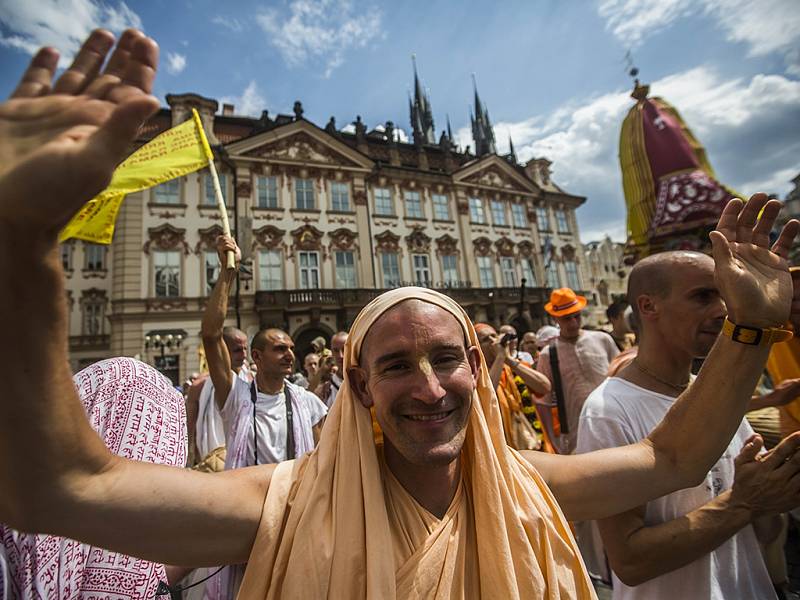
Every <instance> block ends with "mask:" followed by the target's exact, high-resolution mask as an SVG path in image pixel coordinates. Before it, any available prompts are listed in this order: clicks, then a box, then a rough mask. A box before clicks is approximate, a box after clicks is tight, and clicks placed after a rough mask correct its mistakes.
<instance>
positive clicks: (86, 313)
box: [80, 288, 106, 335]
mask: <svg viewBox="0 0 800 600" xmlns="http://www.w3.org/2000/svg"><path fill="white" fill-rule="evenodd" d="M80 305H81V313H82V317H83V319H82V322H81V335H103V332H104V331H105V310H106V293H105V292H104V291H103V290H98V289H96V288H91V289H88V290H84V291H83V295H82V297H81V300H80Z"/></svg>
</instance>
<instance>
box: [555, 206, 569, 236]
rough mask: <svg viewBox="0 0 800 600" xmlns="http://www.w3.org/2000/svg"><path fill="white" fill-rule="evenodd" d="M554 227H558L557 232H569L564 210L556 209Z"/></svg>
mask: <svg viewBox="0 0 800 600" xmlns="http://www.w3.org/2000/svg"><path fill="white" fill-rule="evenodd" d="M556 227H557V228H558V233H569V221H568V220H567V213H566V211H565V210H562V209H557V210H556Z"/></svg>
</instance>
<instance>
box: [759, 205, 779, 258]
mask: <svg viewBox="0 0 800 600" xmlns="http://www.w3.org/2000/svg"><path fill="white" fill-rule="evenodd" d="M781 208H783V203H782V202H781V201H780V200H770V201H769V202H767V203H766V205H764V210H763V211H762V212H761V216H760V217H759V219H758V223H756V226H755V227H754V228H753V240H752V241H753V243H754V244H755V245H757V246H761V247H762V248H768V247H769V232H770V231H772V227H773V226H774V225H775V219H777V218H778V215H779V214H780V212H781Z"/></svg>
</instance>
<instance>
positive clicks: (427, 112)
mask: <svg viewBox="0 0 800 600" xmlns="http://www.w3.org/2000/svg"><path fill="white" fill-rule="evenodd" d="M411 62H412V63H413V65H414V100H413V101H412V100H411V98H410V97H409V99H408V110H409V113H410V116H411V131H412V132H413V135H414V143H415V144H435V143H436V128H435V127H434V125H433V113H432V111H431V101H430V98H429V97H428V95H427V94H426V93H425V91H424V90H423V89H422V84H421V83H420V82H419V75H417V59H416V56H415V55H413V54H412V55H411Z"/></svg>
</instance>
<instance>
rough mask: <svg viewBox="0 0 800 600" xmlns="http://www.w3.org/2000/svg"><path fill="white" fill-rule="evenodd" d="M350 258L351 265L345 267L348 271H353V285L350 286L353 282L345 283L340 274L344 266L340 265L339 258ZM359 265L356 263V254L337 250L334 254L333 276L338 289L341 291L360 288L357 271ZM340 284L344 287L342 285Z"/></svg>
mask: <svg viewBox="0 0 800 600" xmlns="http://www.w3.org/2000/svg"><path fill="white" fill-rule="evenodd" d="M344 256H349V257H350V259H351V261H352V262H351V263H350V264H349V265H344V266H345V267H346V268H347V269H348V270H350V271H352V285H349V284H350V283H351V282H349V281H344V280H343V279H344V278H341V279H342V280H341V281H340V276H339V272H340V269H341V268H342V266H340V265H339V257H344ZM357 264H358V262H357V261H356V253H355V252H353V251H352V250H335V251H334V252H333V276H334V280H335V284H336V289H341V290H352V289H355V288H357V287H358V271H357ZM340 283H341V284H342V285H340Z"/></svg>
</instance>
